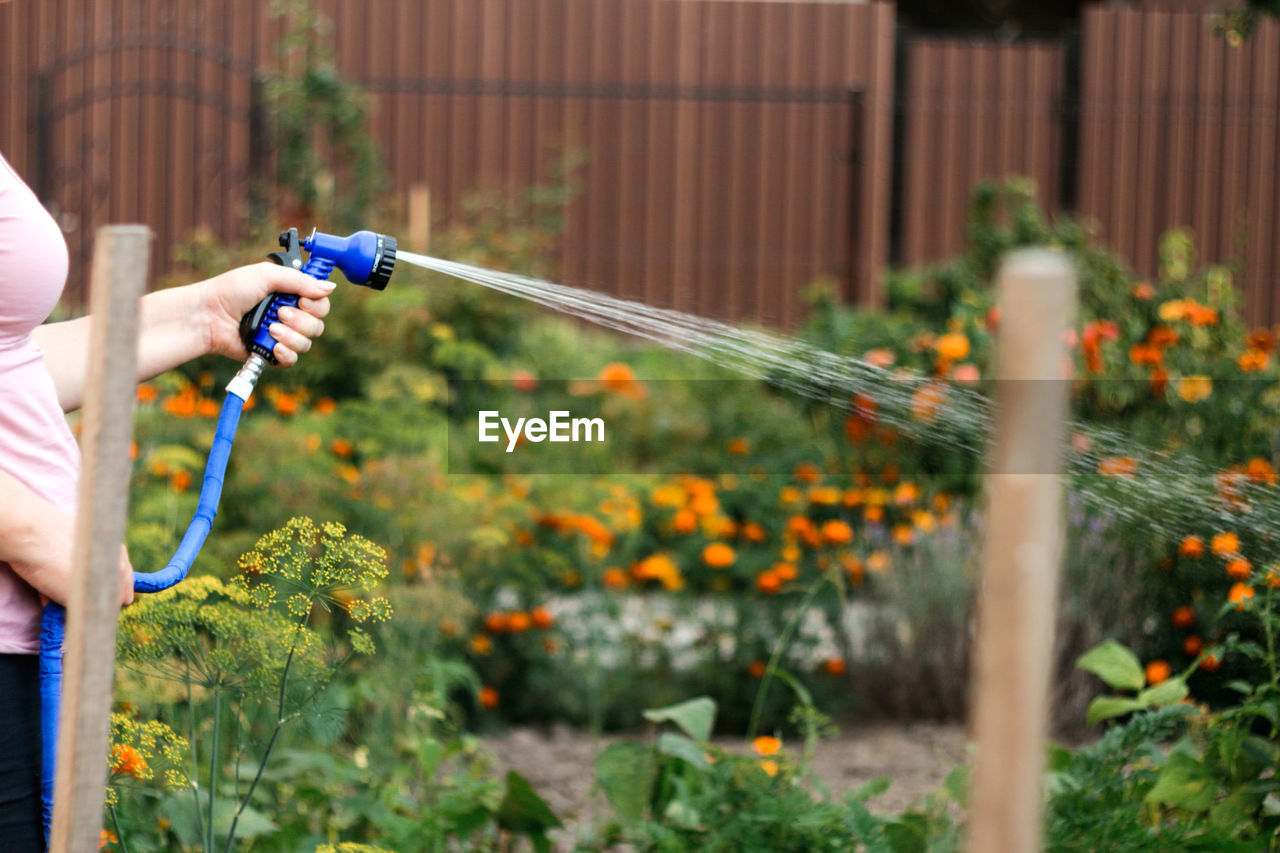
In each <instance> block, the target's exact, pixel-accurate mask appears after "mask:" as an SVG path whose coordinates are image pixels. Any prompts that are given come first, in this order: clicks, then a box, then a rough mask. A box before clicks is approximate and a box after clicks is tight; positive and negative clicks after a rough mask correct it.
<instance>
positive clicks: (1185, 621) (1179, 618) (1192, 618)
mask: <svg viewBox="0 0 1280 853" xmlns="http://www.w3.org/2000/svg"><path fill="white" fill-rule="evenodd" d="M1169 621H1170V622H1171V623H1173V627H1175V628H1181V629H1183V630H1185V629H1187V628H1190V627H1191V626H1192V625H1195V624H1196V609H1195V608H1194V607H1192V606H1191V605H1190V604H1184V605H1182V606H1181V607H1175V608H1174V610H1173V615H1172V616H1170V617H1169Z"/></svg>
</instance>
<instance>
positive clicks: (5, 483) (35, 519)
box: [0, 469, 73, 604]
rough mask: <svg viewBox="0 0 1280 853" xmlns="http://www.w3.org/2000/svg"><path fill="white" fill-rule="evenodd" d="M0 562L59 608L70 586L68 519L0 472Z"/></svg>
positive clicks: (15, 479)
mask: <svg viewBox="0 0 1280 853" xmlns="http://www.w3.org/2000/svg"><path fill="white" fill-rule="evenodd" d="M0 507H4V510H3V512H0V562H5V563H8V564H9V566H10V568H12V569H13V570H14V571H15V572H17V573H18V575H19V577H21V578H22V579H23V580H25V581H26V582H27V583H29V584H31V586H33V587H35V588H36V589H37V590H39V591H40V592H41V593H42V594H44V595H46V596H48V597H49V598H51V599H53V600H54V601H57V602H58V603H59V604H63V603H65V602H66V600H67V590H68V588H69V585H70V583H71V537H72V535H73V531H72V528H71V519H70V516H67V515H65V514H64V513H61V512H59V511H58V510H56V509H55V508H54V507H53V506H51V505H49V504H48V503H46V502H45V501H43V500H41V499H40V498H39V496H37V495H36V494H35V493H34V492H32V491H31V490H30V489H28V488H27V487H26V486H25V485H24V484H23V483H22V482H21V481H19V480H18V479H17V478H16V477H14V476H13V475H11V474H9V473H8V472H7V471H5V470H3V469H0Z"/></svg>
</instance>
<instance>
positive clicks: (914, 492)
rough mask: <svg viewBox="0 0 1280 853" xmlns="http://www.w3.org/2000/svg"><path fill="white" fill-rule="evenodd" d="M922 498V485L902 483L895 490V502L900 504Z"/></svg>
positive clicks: (905, 504)
mask: <svg viewBox="0 0 1280 853" xmlns="http://www.w3.org/2000/svg"><path fill="white" fill-rule="evenodd" d="M918 500H920V487H919V486H917V485H916V484H915V483H902V484H901V485H899V486H898V487H897V488H896V489H894V490H893V502H894V503H895V504H897V505H898V506H907V505H909V504H913V503H915V502H916V501H918Z"/></svg>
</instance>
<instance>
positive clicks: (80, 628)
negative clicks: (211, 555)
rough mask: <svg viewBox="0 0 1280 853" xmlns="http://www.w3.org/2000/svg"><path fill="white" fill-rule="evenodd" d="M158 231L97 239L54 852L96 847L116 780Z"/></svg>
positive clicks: (119, 232)
mask: <svg viewBox="0 0 1280 853" xmlns="http://www.w3.org/2000/svg"><path fill="white" fill-rule="evenodd" d="M150 242H151V232H150V231H149V230H148V229H147V228H146V226H143V225H111V226H106V227H104V228H100V229H98V233H97V235H96V238H95V245H94V253H93V271H92V284H93V288H92V291H93V292H92V293H91V294H90V310H91V312H92V315H93V320H92V324H91V326H90V332H89V366H88V374H87V377H86V387H85V406H84V430H83V432H82V433H81V440H80V444H81V449H82V454H83V457H84V468H83V473H82V474H81V480H80V503H79V509H78V511H77V515H76V534H75V536H76V538H75V547H74V550H73V555H72V560H73V562H72V568H73V575H72V583H71V592H70V596H69V600H68V602H67V636H66V643H65V644H64V645H63V651H64V655H63V661H64V675H63V687H62V709H61V713H60V716H59V720H60V722H59V738H58V776H57V784H56V787H55V789H54V810H53V827H52V830H51V834H50V850H52V851H54V853H73V852H74V853H81V851H85V850H97V849H98V845H99V841H100V840H101V833H102V801H103V791H104V788H105V786H106V781H107V767H106V763H107V747H108V736H109V733H110V732H109V726H108V716H109V714H110V712H111V682H112V676H113V675H114V673H115V651H116V617H117V615H118V614H119V610H120V574H119V566H120V544H121V542H123V541H124V526H125V508H126V505H127V499H128V488H129V467H130V460H129V445H130V442H131V441H132V438H133V401H134V395H135V393H136V391H137V381H138V380H137V373H136V363H137V345H138V300H139V298H140V297H141V296H142V293H143V290H144V288H145V285H146V280H147V261H148V256H149V254H150Z"/></svg>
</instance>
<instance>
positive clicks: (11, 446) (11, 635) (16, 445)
mask: <svg viewBox="0 0 1280 853" xmlns="http://www.w3.org/2000/svg"><path fill="white" fill-rule="evenodd" d="M66 280H67V244H66V241H64V240H63V239H62V232H61V231H60V230H59V229H58V225H57V223H55V222H54V221H53V217H51V216H50V215H49V214H48V212H47V211H46V210H45V209H44V207H43V206H42V205H41V204H40V201H39V199H37V198H36V196H35V193H33V192H32V191H31V190H30V189H29V188H28V187H27V185H26V184H25V183H23V182H22V179H21V178H19V177H18V175H17V173H15V172H14V171H13V169H12V168H11V167H10V166H9V164H8V162H6V161H5V160H4V158H3V157H0V468H3V469H4V470H5V471H7V472H8V473H9V474H11V475H13V476H14V477H15V478H17V479H18V480H19V481H20V482H22V483H23V484H24V485H25V486H26V487H27V488H29V489H31V490H32V491H33V492H35V493H36V494H37V495H39V496H40V497H42V498H44V499H45V500H47V501H48V502H49V503H51V504H53V505H54V506H55V507H57V508H58V509H60V510H62V511H64V512H68V513H71V512H75V509H76V490H77V486H78V483H79V477H80V449H79V447H77V446H76V441H75V438H74V437H72V435H71V430H70V429H69V428H68V427H67V421H66V418H64V417H63V414H62V408H61V407H60V406H59V405H58V396H57V393H56V391H55V390H54V387H53V378H52V377H50V375H49V372H48V371H47V370H46V369H45V366H44V353H43V352H41V351H40V348H39V347H38V346H36V343H35V341H34V340H32V338H31V330H32V329H34V328H35V327H36V326H38V325H40V324H41V323H42V322H44V319H45V318H46V317H48V316H49V312H51V311H52V310H53V306H54V305H55V304H57V302H58V297H59V296H60V295H61V294H62V286H63V284H64V283H65V282H66ZM3 511H4V507H0V512H3ZM39 627H40V597H39V595H38V594H37V593H36V591H35V590H34V589H33V588H32V587H31V586H29V585H28V584H27V583H26V582H25V581H23V580H22V579H21V578H19V577H18V576H17V575H16V574H14V571H13V569H11V568H9V564H8V563H4V562H0V653H7V654H35V653H36V652H38V651H39V649H40V640H39Z"/></svg>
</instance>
